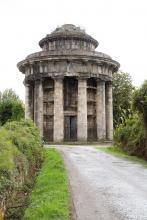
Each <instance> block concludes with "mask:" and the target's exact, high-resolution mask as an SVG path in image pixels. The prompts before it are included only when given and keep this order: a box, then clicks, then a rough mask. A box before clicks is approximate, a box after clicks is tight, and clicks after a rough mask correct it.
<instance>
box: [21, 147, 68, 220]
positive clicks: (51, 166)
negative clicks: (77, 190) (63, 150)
mask: <svg viewBox="0 0 147 220" xmlns="http://www.w3.org/2000/svg"><path fill="white" fill-rule="evenodd" d="M69 210H70V201H69V191H68V181H67V175H66V172H65V168H64V164H63V160H62V158H61V156H60V154H59V152H57V150H55V149H45V161H44V162H43V165H42V168H41V170H40V172H39V174H38V176H37V179H36V183H35V186H34V189H33V191H32V193H31V196H30V204H29V207H28V208H27V209H26V211H25V215H24V219H25V220H40V219H43V220H58V219H60V220H69V215H70V211H69Z"/></svg>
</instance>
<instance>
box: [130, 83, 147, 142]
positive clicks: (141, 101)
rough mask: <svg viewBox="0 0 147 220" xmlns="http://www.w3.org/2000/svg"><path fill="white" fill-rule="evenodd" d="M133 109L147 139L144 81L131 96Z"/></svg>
mask: <svg viewBox="0 0 147 220" xmlns="http://www.w3.org/2000/svg"><path fill="white" fill-rule="evenodd" d="M133 107H134V109H135V110H137V111H138V113H139V115H140V117H141V119H142V120H143V124H144V126H145V131H146V138H147V80H145V81H144V83H143V85H142V86H141V87H140V88H139V89H137V90H136V91H135V93H134V96H133Z"/></svg>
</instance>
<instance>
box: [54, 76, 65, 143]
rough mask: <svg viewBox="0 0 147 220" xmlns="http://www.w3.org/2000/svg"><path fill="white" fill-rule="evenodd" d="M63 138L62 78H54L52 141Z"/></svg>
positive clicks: (59, 140) (58, 140)
mask: <svg viewBox="0 0 147 220" xmlns="http://www.w3.org/2000/svg"><path fill="white" fill-rule="evenodd" d="M63 139H64V112H63V78H55V79H54V142H61V141H63Z"/></svg>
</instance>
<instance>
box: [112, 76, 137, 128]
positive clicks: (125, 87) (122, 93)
mask: <svg viewBox="0 0 147 220" xmlns="http://www.w3.org/2000/svg"><path fill="white" fill-rule="evenodd" d="M133 92H134V87H133V85H132V79H131V76H130V75H129V73H124V72H117V73H114V74H113V115H114V127H115V128H116V127H117V126H118V125H119V124H121V123H123V122H124V121H125V119H126V118H129V117H130V116H131V115H132V110H131V104H132V94H133Z"/></svg>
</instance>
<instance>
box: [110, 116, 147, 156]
mask: <svg viewBox="0 0 147 220" xmlns="http://www.w3.org/2000/svg"><path fill="white" fill-rule="evenodd" d="M114 143H115V145H117V146H119V147H120V148H122V149H123V150H124V151H126V152H128V153H129V154H131V155H136V156H141V157H144V158H145V159H147V150H146V148H145V129H144V127H143V125H142V123H141V121H140V119H139V117H138V116H137V115H134V116H133V117H131V118H129V119H126V121H125V122H124V123H123V124H120V125H119V127H118V128H117V129H116V130H115V133H114Z"/></svg>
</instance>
